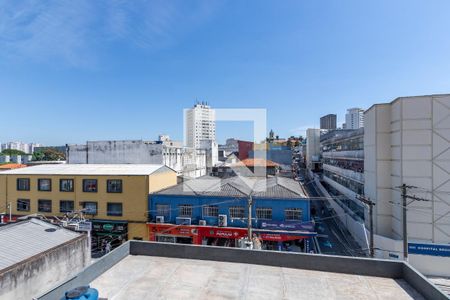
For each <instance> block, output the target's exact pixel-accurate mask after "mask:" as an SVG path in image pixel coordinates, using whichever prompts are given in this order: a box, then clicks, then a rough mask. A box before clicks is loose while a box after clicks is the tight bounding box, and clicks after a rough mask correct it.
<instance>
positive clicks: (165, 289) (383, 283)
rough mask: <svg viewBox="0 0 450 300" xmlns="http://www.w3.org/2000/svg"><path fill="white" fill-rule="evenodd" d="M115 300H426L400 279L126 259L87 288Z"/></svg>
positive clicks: (202, 261) (256, 266)
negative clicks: (94, 289) (92, 288)
mask: <svg viewBox="0 0 450 300" xmlns="http://www.w3.org/2000/svg"><path fill="white" fill-rule="evenodd" d="M91 287H94V288H97V289H98V290H99V293H100V297H103V298H108V300H117V299H140V300H141V299H358V300H359V299H395V300H401V299H424V298H423V297H422V296H421V295H420V294H418V293H417V292H416V291H415V290H414V289H413V288H412V287H410V286H409V285H408V284H407V283H406V282H405V281H404V280H394V279H390V278H381V277H370V276H359V275H348V274H338V273H329V272H320V271H310V270H300V269H290V268H281V267H270V266H260V265H251V264H241V263H229V262H216V261H205V260H194V259H179V258H166V257H154V256H131V255H130V256H127V257H126V258H124V259H123V260H122V261H120V262H119V263H117V264H116V265H114V266H113V267H112V268H111V269H109V270H108V271H107V272H105V273H103V274H102V275H101V276H100V277H98V278H97V279H95V280H94V281H93V282H92V283H91Z"/></svg>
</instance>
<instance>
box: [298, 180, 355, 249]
mask: <svg viewBox="0 0 450 300" xmlns="http://www.w3.org/2000/svg"><path fill="white" fill-rule="evenodd" d="M305 187H306V189H307V191H308V193H309V195H310V196H311V197H322V195H321V194H319V192H318V190H317V189H316V187H315V184H314V183H313V182H307V184H306V185H305ZM313 207H315V210H316V219H317V221H316V229H317V233H318V234H319V235H320V237H318V241H319V245H320V250H321V252H322V253H323V254H332V255H344V256H364V255H363V254H362V251H361V248H360V247H359V245H358V244H357V243H356V242H355V241H354V240H353V238H352V237H351V235H350V233H348V232H347V231H346V230H343V229H342V228H341V227H340V226H339V225H338V223H337V221H336V217H333V215H332V213H331V212H329V211H328V210H327V209H326V205H325V203H324V200H317V199H316V200H312V201H311V209H312V208H313ZM322 208H325V209H323V212H322Z"/></svg>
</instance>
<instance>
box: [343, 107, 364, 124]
mask: <svg viewBox="0 0 450 300" xmlns="http://www.w3.org/2000/svg"><path fill="white" fill-rule="evenodd" d="M362 127H364V109H362V108H358V107H355V108H349V109H347V113H346V114H345V128H344V129H359V128H362Z"/></svg>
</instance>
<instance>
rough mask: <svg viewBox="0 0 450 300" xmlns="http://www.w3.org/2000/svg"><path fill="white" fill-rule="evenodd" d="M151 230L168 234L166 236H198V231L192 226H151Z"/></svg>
mask: <svg viewBox="0 0 450 300" xmlns="http://www.w3.org/2000/svg"><path fill="white" fill-rule="evenodd" d="M149 229H150V230H151V231H152V232H153V233H159V234H166V235H181V236H195V235H197V234H198V230H197V228H195V227H191V226H177V225H175V227H174V225H170V226H167V225H149Z"/></svg>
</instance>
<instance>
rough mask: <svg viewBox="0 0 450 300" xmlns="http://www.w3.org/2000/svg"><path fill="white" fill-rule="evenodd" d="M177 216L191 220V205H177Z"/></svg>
mask: <svg viewBox="0 0 450 300" xmlns="http://www.w3.org/2000/svg"><path fill="white" fill-rule="evenodd" d="M178 216H179V217H182V218H191V217H192V205H190V204H182V205H178Z"/></svg>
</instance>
